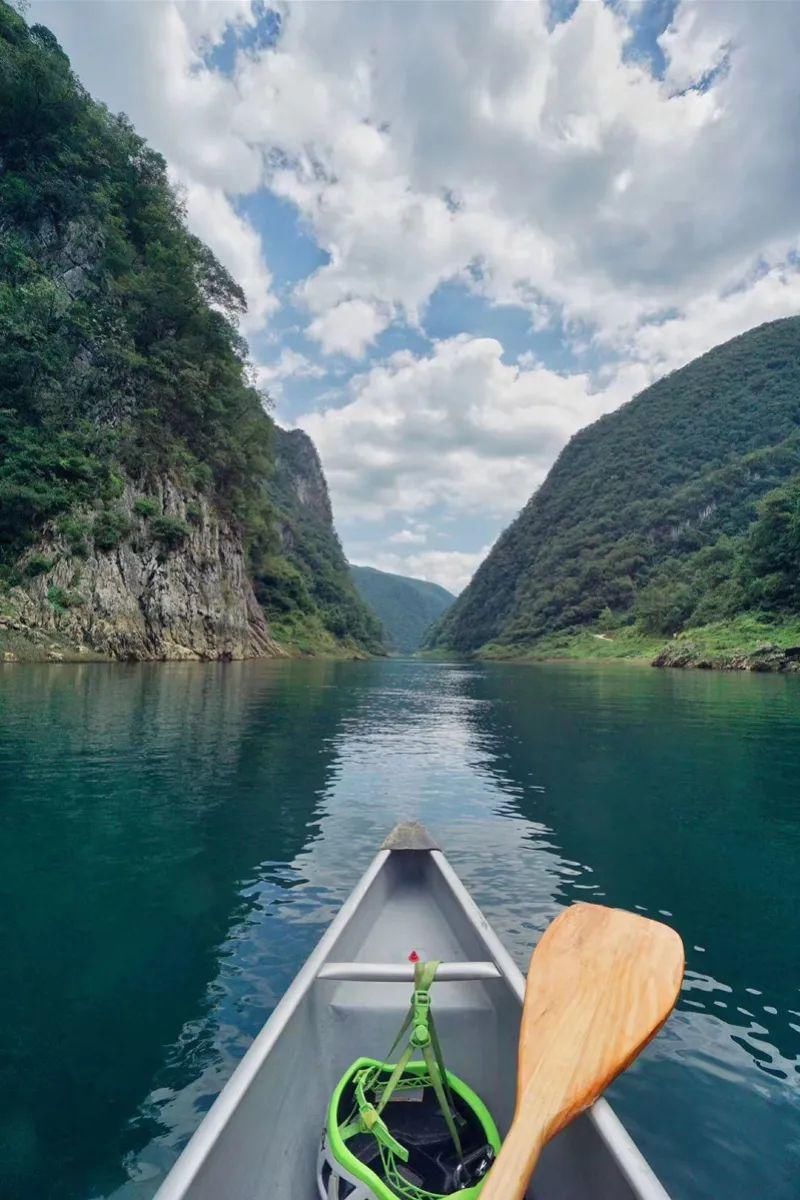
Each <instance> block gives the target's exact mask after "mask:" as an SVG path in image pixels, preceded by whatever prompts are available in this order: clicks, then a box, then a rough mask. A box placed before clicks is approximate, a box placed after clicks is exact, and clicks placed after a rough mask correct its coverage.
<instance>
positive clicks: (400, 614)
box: [350, 565, 455, 654]
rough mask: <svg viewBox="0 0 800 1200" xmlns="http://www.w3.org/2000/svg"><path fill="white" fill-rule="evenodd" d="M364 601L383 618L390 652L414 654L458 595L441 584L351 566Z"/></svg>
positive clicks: (371, 568)
mask: <svg viewBox="0 0 800 1200" xmlns="http://www.w3.org/2000/svg"><path fill="white" fill-rule="evenodd" d="M350 572H351V574H352V576H353V581H354V583H355V585H356V588H357V589H358V591H359V593H360V595H361V598H362V599H363V600H364V601H365V602H366V603H367V604H368V605H369V607H370V608H371V609H372V611H373V612H374V613H376V615H377V616H378V617H379V619H380V621H381V624H382V625H383V628H384V630H385V633H386V639H387V644H388V647H389V649H390V650H394V651H396V652H398V653H400V654H413V652H414V651H415V650H418V649H419V648H420V646H421V645H422V642H423V639H424V637H425V634H426V633H427V632H428V630H429V629H430V627H431V625H432V624H433V622H434V621H436V620H437V618H438V617H440V616H441V615H442V613H443V612H445V610H446V609H448V608H449V607H450V605H451V604H452V603H453V601H454V599H455V596H453V595H452V594H451V593H450V592H448V591H447V590H446V589H445V588H443V587H440V586H439V584H438V583H429V582H428V581H427V580H425V579H413V578H411V577H410V576H407V575H393V574H392V573H391V572H389V571H378V570H376V569H375V568H374V567H356V566H352V565H351V567H350Z"/></svg>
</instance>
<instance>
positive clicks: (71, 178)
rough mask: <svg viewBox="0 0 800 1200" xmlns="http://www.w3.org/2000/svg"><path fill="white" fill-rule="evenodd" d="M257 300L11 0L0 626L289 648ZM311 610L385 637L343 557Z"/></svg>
mask: <svg viewBox="0 0 800 1200" xmlns="http://www.w3.org/2000/svg"><path fill="white" fill-rule="evenodd" d="M244 307H245V299H244V294H243V292H242V290H241V288H240V287H239V286H238V284H237V283H236V282H235V281H234V280H233V279H232V278H231V276H230V275H229V274H228V272H227V271H226V270H225V268H224V267H222V266H221V264H220V263H219V262H218V261H217V260H216V259H215V257H214V255H213V254H212V253H211V251H210V250H209V249H208V248H207V247H206V246H204V245H203V244H202V243H201V242H200V241H199V240H198V239H197V238H196V237H194V236H193V235H192V234H191V233H189V231H188V230H187V228H186V224H185V220H184V212H183V209H182V206H181V202H180V199H179V197H178V196H177V195H176V194H175V192H174V191H173V189H172V188H171V186H170V184H169V182H168V178H167V169H166V164H165V162H164V160H163V158H161V156H160V155H158V154H157V153H155V152H154V151H153V150H152V149H150V147H149V146H148V145H147V144H146V143H145V142H144V141H143V139H142V138H140V137H139V136H138V135H137V134H136V133H135V132H134V130H133V129H132V128H131V126H130V124H129V122H128V121H127V120H126V118H125V117H124V116H114V115H112V114H111V113H110V112H108V110H107V109H105V108H104V107H103V106H102V105H100V104H97V103H96V102H95V101H93V100H92V98H91V97H90V96H89V95H88V93H87V92H86V91H85V90H84V88H83V87H82V86H81V84H80V82H79V81H78V80H77V79H76V78H75V76H74V75H73V74H72V72H71V69H70V65H69V61H68V59H67V57H66V56H65V55H64V53H63V52H62V50H61V49H60V47H59V45H58V43H57V41H56V40H55V38H54V37H53V35H52V34H51V33H50V31H49V30H47V29H45V28H44V27H42V26H39V25H33V26H31V27H30V28H29V27H28V26H27V25H26V23H25V21H24V20H23V19H22V18H21V17H20V16H19V15H18V14H17V13H16V12H15V11H14V10H13V9H12V8H10V7H9V6H8V5H7V4H4V3H2V0H0V625H3V626H4V627H5V628H7V629H12V630H15V631H16V632H17V633H18V634H19V635H20V637H23V635H24V636H27V635H29V634H33V633H35V634H36V637H38V638H39V639H40V640H41V639H42V638H44V640H45V641H48V639H50V638H55V642H54V643H53V644H54V645H56V646H59V645H60V644H61V642H62V641H63V642H64V643H66V644H68V645H69V644H72V645H79V646H81V647H84V648H88V649H89V650H94V651H97V652H99V653H102V654H108V655H112V656H117V657H119V656H122V657H135V658H141V657H230V656H234V657H240V656H243V655H244V656H247V655H253V654H262V653H274V652H278V651H277V647H276V646H275V643H274V640H273V639H272V637H271V635H270V632H269V629H268V627H267V624H266V621H265V618H264V613H263V611H262V609H261V608H260V607H259V605H258V604H257V603H256V600H255V597H254V594H253V588H252V584H251V580H252V577H253V576H254V575H257V576H258V578H259V579H260V580H261V583H260V587H259V595H260V596H261V598H262V600H263V602H264V605H265V607H266V608H267V609H268V610H270V611H273V610H274V609H275V608H276V607H277V605H278V602H279V600H280V595H278V596H277V597H276V599H275V603H274V604H273V603H272V598H271V596H270V588H269V583H268V578H269V576H270V573H272V574H273V575H274V574H275V564H276V561H277V559H278V558H279V557H280V554H281V550H280V545H281V539H282V528H283V526H282V523H281V520H279V519H276V516H275V512H274V504H275V501H274V498H273V499H272V500H271V499H270V491H269V489H268V486H267V482H266V481H267V480H268V479H270V477H272V478H273V479H277V477H278V475H279V473H280V469H281V468H280V464H279V463H276V454H275V437H276V434H275V429H274V426H273V422H272V421H271V419H270V418H269V416H268V415H267V414H266V413H265V411H264V407H263V403H262V398H261V397H260V395H259V394H258V392H256V391H255V389H254V388H253V387H251V386H250V384H249V382H248V376H247V362H246V347H245V345H244V343H243V342H242V339H241V338H240V336H239V334H238V332H237V327H236V318H237V317H238V316H239V315H240V314H241V313H242V312H243V310H244ZM270 486H273V485H270ZM272 494H273V496H274V487H273V491H272ZM328 515H329V514H328ZM299 536H300V540H302V533H301V534H300V535H299ZM332 536H333V535H332ZM310 553H311V554H312V555H313V553H314V552H313V551H310ZM287 569H288V568H287ZM337 587H340V588H341V596H340V597H339V598H338V599H337V595H336V589H337ZM277 591H278V592H279V593H280V586H278V587H277ZM318 602H319V603H320V604H324V606H325V609H326V612H325V613H324V614H323V613H321V612H320V613H319V614H317V613H316V609H315V606H316V605H317V603H318ZM337 605H338V607H337ZM334 609H336V616H335V617H332V616H331V614H332V613H333V610H334ZM305 611H306V615H309V616H310V617H312V618H314V620H316V619H317V617H319V621H320V622H321V623H322V625H324V627H325V628H326V629H327V630H328V631H330V632H331V634H332V636H334V637H335V638H342V639H344V640H345V641H346V642H347V643H348V644H351V643H354V642H355V643H358V644H359V645H365V644H366V642H367V641H370V642H371V641H374V637H373V634H372V633H371V632H368V625H369V620H368V617H367V615H366V614H365V612H364V610H363V607H361V606H359V605H358V603H357V602H356V601H355V598H354V593H353V589H352V587H351V585H350V581H349V579H348V577H347V574H346V572H345V571H344V570H343V569H341V570H339V573H338V576H336V577H334V576H329V577H328V578H327V581H326V584H325V596H324V599H322V598H321V593H317V594H315V595H314V596H313V597H311V598H310V599H309V601H308V603H307V605H306V610H305ZM351 617H352V619H353V621H354V624H353V625H350V624H349V622H350V619H351ZM312 623H313V622H312ZM48 644H49V642H48ZM0 649H1V647H0ZM8 653H13V651H9V652H8Z"/></svg>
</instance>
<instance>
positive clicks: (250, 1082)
mask: <svg viewBox="0 0 800 1200" xmlns="http://www.w3.org/2000/svg"><path fill="white" fill-rule="evenodd" d="M454 884H455V888H454ZM456 889H457V890H456ZM459 892H462V889H461V888H460V885H459V884H458V882H457V881H454V879H453V876H452V872H451V870H450V868H449V866H448V865H447V863H446V860H445V859H444V858H443V856H442V855H441V854H440V853H431V852H427V851H418V850H410V851H393V852H391V853H384V854H383V855H382V856H381V857H380V859H379V860H378V865H377V868H376V870H374V871H373V873H372V877H371V879H369V881H368V883H367V886H366V890H365V891H364V893H363V896H362V897H361V900H360V903H359V904H358V905H357V906H356V907H355V910H354V911H353V912H352V914H351V915H350V917H349V919H348V920H346V921H345V922H344V924H342V925H340V928H339V929H338V932H335V931H333V932H334V936H333V938H330V937H329V938H328V939H326V943H325V944H324V952H323V954H322V956H321V957H320V956H319V955H318V956H315V958H312V960H310V963H309V967H310V968H311V969H312V974H313V975H316V970H318V969H319V967H320V966H321V965H322V962H323V961H329V962H342V961H362V962H394V963H398V962H405V961H406V959H407V957H408V954H409V953H410V951H411V950H417V951H418V953H419V954H420V955H421V956H422V957H423V958H436V959H441V960H444V961H449V962H453V961H458V960H486V959H494V960H495V961H497V958H498V951H499V953H500V954H504V952H503V951H502V948H501V947H499V944H498V943H497V940H496V938H495V937H494V935H493V934H492V932H491V930H490V929H489V927H488V926H487V925H486V923H485V922H484V921H483V920H482V919H481V918H480V917H479V914H477V912H476V910H473V911H472V913H470V912H469V911H468V910H467V909H466V908H465V906H464V903H463V899H464V897H463V892H462V894H461V895H459ZM476 918H477V919H476ZM499 965H501V970H502V971H503V973H502V974H501V976H500V977H499V978H497V979H488V980H480V981H467V982H442V983H439V984H438V985H434V989H433V1002H434V1011H435V1014H436V1021H437V1027H438V1029H439V1034H440V1037H441V1041H442V1045H443V1049H444V1054H445V1060H446V1062H447V1065H448V1066H449V1068H450V1069H451V1070H453V1071H455V1072H456V1074H458V1075H460V1076H461V1077H462V1078H463V1079H464V1080H465V1081H466V1082H468V1083H469V1084H470V1085H471V1086H472V1087H473V1088H475V1089H476V1091H477V1092H478V1093H479V1094H480V1095H481V1096H482V1097H483V1099H484V1100H485V1101H486V1103H487V1104H488V1106H489V1108H490V1110H491V1112H492V1113H493V1115H494V1117H495V1120H496V1121H497V1123H498V1125H499V1127H500V1130H501V1132H505V1131H506V1129H507V1128H508V1125H509V1123H510V1120H511V1116H512V1112H513V1106H514V1090H515V1076H516V1046H517V1036H518V1031H519V1021H520V1013H521V994H520V986H521V979H520V977H519V975H518V973H516V979H515V978H514V977H513V976H511V974H510V972H508V971H506V970H505V969H504V967H505V966H506V965H507V964H502V963H500V964H499ZM307 970H308V968H307ZM298 982H299V983H300V982H302V981H298ZM409 991H410V989H409V985H408V984H406V983H384V982H380V983H360V982H350V981H337V980H329V979H328V980H326V979H317V978H312V979H310V980H309V981H308V986H302V987H301V988H300V994H299V998H298V996H297V993H296V994H295V996H294V998H293V997H292V996H291V995H290V996H289V997H287V1000H286V1001H285V1002H284V1004H283V1005H282V1006H281V1007H280V1008H279V1009H278V1010H276V1013H275V1014H274V1016H273V1018H272V1020H271V1022H270V1024H269V1025H268V1026H267V1027H266V1029H265V1030H264V1031H263V1033H262V1034H261V1035H260V1038H259V1040H258V1041H257V1042H256V1043H255V1044H254V1046H253V1048H252V1049H251V1051H250V1052H249V1054H248V1056H247V1058H246V1059H245V1060H244V1062H243V1064H242V1065H241V1066H240V1068H239V1071H238V1072H237V1076H239V1079H238V1085H237V1076H234V1080H233V1081H232V1083H231V1084H229V1089H231V1093H234V1092H236V1091H237V1090H238V1091H239V1092H241V1089H242V1080H244V1083H245V1089H244V1091H243V1092H242V1093H241V1095H237V1096H236V1097H235V1106H234V1107H232V1108H231V1109H230V1112H225V1111H224V1110H225V1108H226V1104H227V1106H228V1107H230V1105H231V1103H232V1101H231V1099H230V1096H229V1097H227V1100H226V1093H225V1092H223V1095H222V1097H221V1099H220V1100H219V1101H218V1102H217V1106H215V1108H216V1107H219V1109H220V1113H221V1116H220V1115H219V1114H216V1115H217V1122H216V1129H215V1128H214V1122H213V1120H212V1121H211V1122H206V1123H205V1124H207V1125H209V1130H204V1127H201V1129H200V1130H199V1131H198V1134H196V1135H195V1139H194V1140H193V1142H192V1143H191V1144H190V1147H189V1149H188V1152H187V1153H186V1154H185V1158H186V1159H187V1160H192V1161H191V1164H190V1166H191V1169H190V1170H187V1169H186V1164H184V1163H183V1162H181V1164H179V1166H183V1167H184V1171H183V1174H182V1175H181V1172H180V1171H178V1172H175V1173H174V1175H175V1178H174V1179H173V1177H172V1176H171V1177H170V1178H169V1179H168V1180H167V1181H166V1183H165V1185H164V1187H163V1188H162V1192H161V1193H160V1200H178V1198H182V1197H188V1198H190V1200H220V1197H225V1198H226V1200H315V1197H316V1195H317V1192H316V1183H315V1169H316V1156H317V1149H318V1139H319V1134H320V1132H321V1130H322V1126H323V1123H324V1118H325V1112H326V1106H327V1103H328V1100H329V1097H330V1095H331V1092H332V1091H333V1088H334V1086H335V1084H336V1083H337V1081H338V1080H339V1078H340V1077H341V1075H342V1074H343V1072H344V1071H345V1070H346V1069H347V1067H348V1066H349V1065H350V1063H351V1062H352V1061H353V1060H354V1059H355V1058H357V1057H359V1056H360V1055H368V1056H374V1057H376V1058H384V1057H385V1056H386V1054H387V1053H388V1050H389V1048H390V1046H391V1044H392V1042H393V1040H394V1037H395V1035H396V1033H397V1030H398V1028H399V1025H400V1022H401V1020H402V1018H403V1016H404V1014H405V1011H406V1009H407V1006H408V1001H409ZM270 1030H271V1032H272V1036H271V1037H270V1036H269V1035H270ZM265 1035H266V1037H265ZM276 1035H277V1036H276ZM259 1043H261V1044H259ZM267 1051H268V1052H267ZM262 1056H263V1061H260V1063H259V1062H256V1060H257V1059H259V1058H261V1057H262ZM248 1060H250V1061H249V1062H248ZM254 1062H255V1066H256V1069H255V1070H254V1069H253V1064H254ZM227 1091H228V1089H226V1092H227ZM210 1115H211V1116H212V1117H213V1116H214V1115H215V1114H214V1110H212V1114H210ZM528 1195H529V1196H536V1198H537V1200H580V1198H582V1197H586V1198H588V1197H592V1200H641V1197H642V1196H644V1195H647V1196H648V1197H650V1196H653V1198H654V1200H659V1198H660V1197H664V1193H663V1192H662V1191H661V1189H660V1188H657V1189H656V1191H654V1192H644V1191H642V1190H640V1189H639V1188H637V1187H636V1186H634V1185H633V1184H632V1183H631V1182H630V1181H629V1178H628V1173H627V1172H625V1171H624V1170H623V1169H622V1168H621V1167H620V1165H619V1163H618V1161H617V1159H616V1158H615V1156H614V1154H613V1153H611V1151H610V1150H609V1147H608V1145H607V1143H606V1141H605V1140H604V1139H603V1136H602V1135H601V1133H600V1131H599V1129H598V1126H597V1124H596V1122H595V1121H593V1120H591V1119H590V1118H588V1117H581V1118H580V1119H579V1120H578V1121H576V1122H575V1123H574V1124H573V1125H572V1126H571V1127H570V1128H569V1129H567V1130H566V1131H565V1132H564V1133H563V1134H561V1135H560V1137H559V1138H557V1139H556V1140H555V1142H553V1143H552V1145H551V1146H550V1147H548V1149H547V1151H546V1152H545V1155H544V1156H543V1158H542V1161H541V1163H540V1165H539V1168H538V1170H537V1172H536V1179H535V1188H534V1189H532V1190H531V1191H530V1192H529V1193H528ZM664 1200H666V1198H665V1197H664Z"/></svg>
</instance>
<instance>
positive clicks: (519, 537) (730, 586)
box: [428, 317, 800, 655]
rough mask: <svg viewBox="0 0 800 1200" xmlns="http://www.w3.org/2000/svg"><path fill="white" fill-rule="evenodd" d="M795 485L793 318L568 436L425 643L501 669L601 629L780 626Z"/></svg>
mask: <svg viewBox="0 0 800 1200" xmlns="http://www.w3.org/2000/svg"><path fill="white" fill-rule="evenodd" d="M798 478H800V318H798V317H790V318H786V319H784V320H779V321H774V322H771V323H769V324H765V325H762V326H760V327H759V328H757V329H753V330H751V331H750V332H748V333H745V334H742V335H741V336H739V337H736V338H734V339H733V340H732V341H730V342H727V343H726V344H724V345H722V346H719V347H717V348H716V349H714V350H711V351H709V352H708V353H707V354H704V355H703V356H702V357H701V358H699V359H697V360H695V361H694V362H692V363H690V364H689V365H688V366H686V367H683V368H681V369H680V370H678V371H675V372H673V373H672V374H671V375H668V376H666V377H665V378H664V379H662V380H660V381H659V382H657V383H655V384H653V385H652V387H649V388H647V389H646V390H645V391H644V392H642V393H641V394H640V395H638V396H637V397H635V398H634V399H633V400H631V401H630V402H629V403H628V404H626V405H624V406H623V407H622V408H620V409H618V410H617V411H616V412H613V413H611V414H609V415H607V416H604V417H602V418H601V419H600V420H599V421H596V422H595V423H594V424H592V425H589V426H588V427H587V428H585V429H583V430H581V431H580V432H579V433H577V434H576V435H575V436H574V437H573V438H572V440H571V441H570V442H569V443H568V445H567V446H566V447H565V448H564V450H563V451H562V453H561V454H560V456H559V458H558V460H557V461H556V463H555V465H554V466H553V468H552V470H551V471H550V473H549V475H548V476H547V479H546V480H545V482H544V483H543V485H542V486H541V488H540V489H539V490H538V492H536V493H535V494H534V495H533V496H532V497H531V499H530V500H529V501H528V503H527V504H526V506H525V508H524V509H523V510H522V512H521V513H520V515H519V516H518V517H517V519H516V520H515V521H514V522H513V523H512V524H511V525H510V526H509V527H508V529H506V530H505V532H504V533H503V534H502V535H501V536H500V538H499V539H498V540H497V542H496V544H495V546H494V547H493V549H492V551H491V553H490V554H489V556H488V557H487V558H486V560H485V561H484V562H483V563H482V565H481V566H480V567H479V569H478V571H477V572H476V574H475V576H474V577H473V580H472V582H471V583H470V585H469V586H468V587H467V589H466V590H465V591H464V592H463V593H462V595H461V596H460V597H459V598H458V600H457V601H456V602H455V604H454V605H453V607H452V608H451V609H450V610H449V611H448V612H447V613H446V614H445V616H444V617H443V618H442V620H441V621H440V622H439V623H438V624H437V626H436V627H435V629H434V630H433V631H432V634H431V636H430V637H429V639H428V644H429V645H430V646H431V647H440V648H447V649H452V650H456V651H460V652H466V653H475V652H480V653H501V654H504V655H506V654H514V653H517V652H521V653H523V652H525V651H526V649H529V648H531V647H534V646H535V645H536V644H537V642H539V641H540V640H541V639H543V638H547V637H552V636H553V635H556V634H558V633H559V632H565V631H569V630H577V629H580V628H582V627H585V626H587V625H591V624H592V623H593V622H598V621H600V622H604V623H605V624H606V625H607V626H608V627H610V628H613V627H614V626H615V625H620V624H626V623H632V622H634V621H636V622H639V623H640V624H641V625H642V626H643V627H644V628H646V629H648V630H650V631H651V632H656V633H660V634H671V633H674V632H677V631H679V630H683V629H687V628H691V627H692V626H699V625H701V624H704V623H708V622H713V621H715V620H722V619H727V618H729V617H731V616H732V615H735V614H737V613H738V612H741V611H743V610H752V609H760V610H764V611H767V612H770V611H773V610H780V609H783V610H788V611H790V610H791V606H792V604H794V603H797V602H798V600H800V597H798V600H793V599H792V596H793V595H794V594H795V592H794V591H793V584H792V578H793V577H794V578H796V577H797V574H798V571H799V570H800V558H798V557H797V555H799V554H800V516H797V512H798V490H800V485H799V484H797V482H796V481H797V480H798ZM776 488H780V489H782V490H781V491H779V492H777V493H775V494H774V495H773V496H771V497H770V499H769V501H765V500H764V498H765V497H766V496H767V494H768V493H770V492H772V491H773V489H776ZM762 501H763V503H761V502H762ZM765 523H766V524H765ZM768 546H769V547H772V552H771V554H766V552H765V547H768ZM793 556H794V557H793ZM793 572H794V576H793V574H792V573H793Z"/></svg>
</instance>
